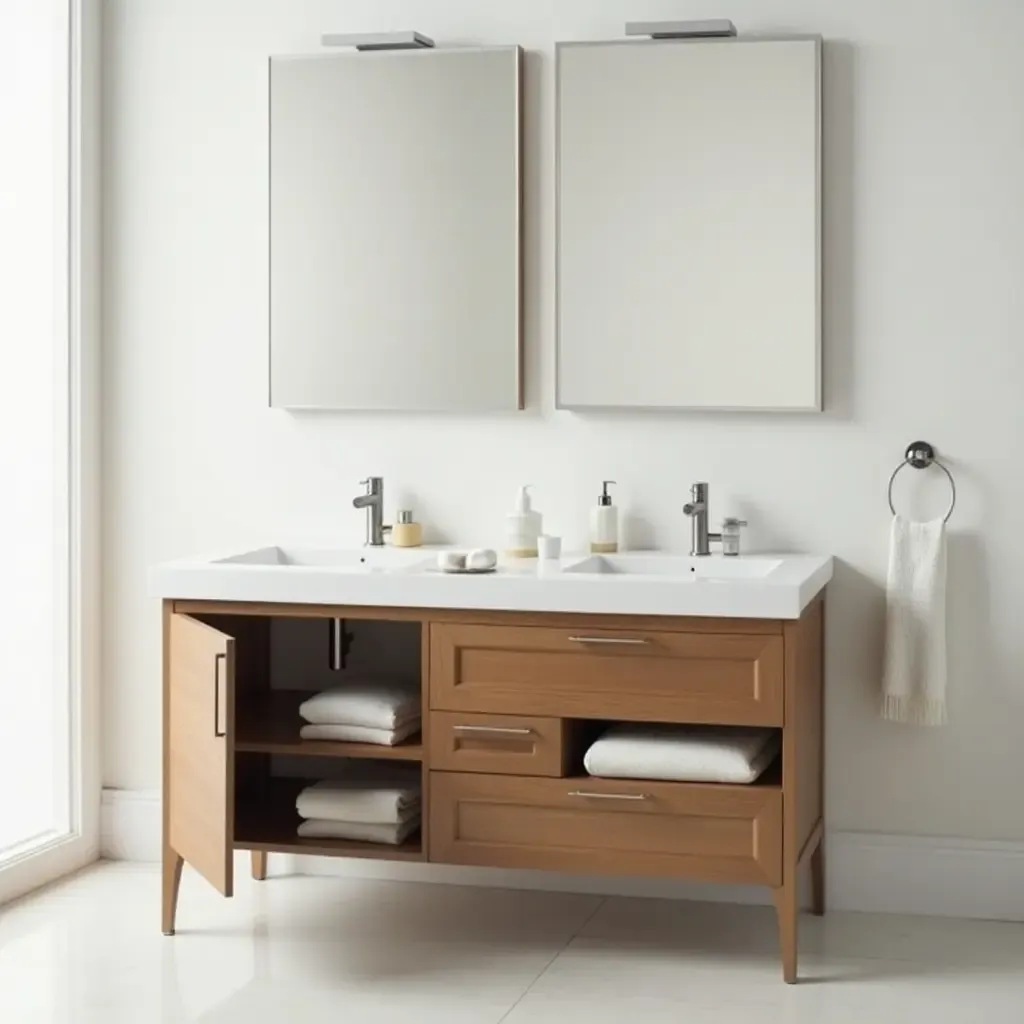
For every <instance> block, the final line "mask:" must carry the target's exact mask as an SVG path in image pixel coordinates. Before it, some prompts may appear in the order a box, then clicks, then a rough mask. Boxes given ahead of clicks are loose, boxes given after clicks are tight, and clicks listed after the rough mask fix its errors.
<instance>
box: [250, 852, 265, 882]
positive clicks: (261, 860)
mask: <svg viewBox="0 0 1024 1024" xmlns="http://www.w3.org/2000/svg"><path fill="white" fill-rule="evenodd" d="M268 856H269V854H266V853H264V852H263V851H262V850H253V851H252V877H253V878H255V879H256V881H257V882H265V881H266V879H267V857H268Z"/></svg>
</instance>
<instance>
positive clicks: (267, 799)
mask: <svg viewBox="0 0 1024 1024" xmlns="http://www.w3.org/2000/svg"><path fill="white" fill-rule="evenodd" d="M311 781H314V780H311V779H278V778H275V779H268V780H266V781H264V782H263V784H262V785H260V786H259V787H249V788H243V789H242V790H240V792H239V794H238V798H237V801H236V804H235V838H234V846H235V849H236V850H259V851H262V852H266V853H293V854H308V855H314V856H318V857H361V858H364V859H374V860H402V861H421V860H423V842H422V832H421V831H420V830H417V831H416V832H414V833H413V834H412V835H411V836H410V837H409V838H408V839H407V840H406V841H405V842H404V843H402V844H401V845H400V846H390V845H387V844H382V843H359V842H354V841H352V840H349V839H306V838H303V837H300V836H299V835H298V828H299V824H300V823H301V821H302V819H301V818H300V817H299V814H298V811H296V810H295V798H296V797H297V796H298V795H299V792H300V791H301V790H302V789H303V788H304V787H305V786H308V785H309V784H310V782H311Z"/></svg>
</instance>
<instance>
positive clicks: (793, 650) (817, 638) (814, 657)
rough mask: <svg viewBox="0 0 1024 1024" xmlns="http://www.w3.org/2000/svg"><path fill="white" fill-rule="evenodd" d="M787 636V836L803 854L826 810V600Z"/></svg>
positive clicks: (796, 851) (794, 852)
mask: <svg viewBox="0 0 1024 1024" xmlns="http://www.w3.org/2000/svg"><path fill="white" fill-rule="evenodd" d="M784 639H785V644H786V697H785V701H786V730H785V732H784V733H783V747H784V749H783V766H784V778H783V784H784V786H785V791H786V800H787V809H786V827H787V835H786V841H787V844H788V845H790V846H791V847H792V855H793V857H794V858H798V857H799V856H800V854H801V853H802V852H803V850H804V846H805V844H806V843H807V840H808V839H809V838H810V836H811V834H812V833H813V832H814V829H815V826H816V825H817V824H818V822H819V821H820V820H821V819H822V816H823V810H824V807H823V780H824V763H825V762H824V710H825V694H824V650H823V648H824V601H816V602H815V603H814V604H813V605H811V607H810V608H808V609H807V611H805V612H804V615H803V617H802V618H800V619H797V620H795V621H793V622H789V623H787V624H786V628H785V633H784ZM791 810H792V814H791V813H790V812H791ZM787 853H788V851H787Z"/></svg>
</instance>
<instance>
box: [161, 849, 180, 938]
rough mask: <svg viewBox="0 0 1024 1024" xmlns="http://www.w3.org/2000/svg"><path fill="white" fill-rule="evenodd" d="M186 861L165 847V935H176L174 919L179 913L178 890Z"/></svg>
mask: <svg viewBox="0 0 1024 1024" xmlns="http://www.w3.org/2000/svg"><path fill="white" fill-rule="evenodd" d="M184 866H185V861H184V860H183V859H182V858H181V857H179V856H178V855H177V854H176V853H175V852H174V851H173V850H172V849H171V848H170V847H169V846H165V847H164V860H163V926H162V927H163V933H164V935H173V934H174V919H175V917H176V916H177V913H178V890H179V889H180V888H181V869H182V868H183V867H184Z"/></svg>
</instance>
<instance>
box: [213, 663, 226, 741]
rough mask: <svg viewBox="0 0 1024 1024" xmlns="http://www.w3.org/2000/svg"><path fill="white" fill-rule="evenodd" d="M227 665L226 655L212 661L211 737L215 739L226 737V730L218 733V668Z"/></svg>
mask: <svg viewBox="0 0 1024 1024" xmlns="http://www.w3.org/2000/svg"><path fill="white" fill-rule="evenodd" d="M222 664H224V665H226V664H227V655H226V654H218V655H215V656H214V659H213V735H214V736H216V737H217V739H223V738H224V737H225V736H227V730H226V729H225V731H224V732H221V731H220V666H221V665H222Z"/></svg>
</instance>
